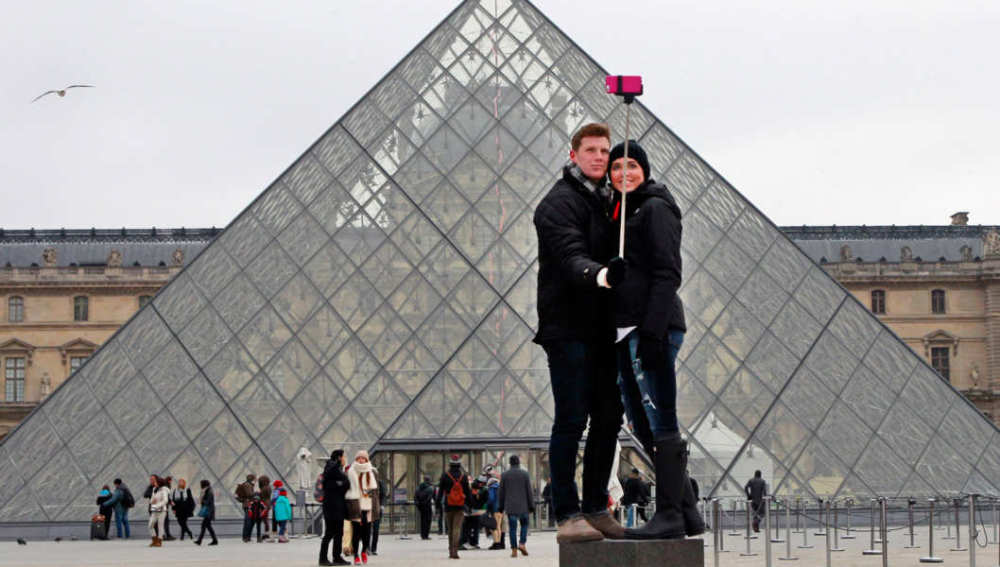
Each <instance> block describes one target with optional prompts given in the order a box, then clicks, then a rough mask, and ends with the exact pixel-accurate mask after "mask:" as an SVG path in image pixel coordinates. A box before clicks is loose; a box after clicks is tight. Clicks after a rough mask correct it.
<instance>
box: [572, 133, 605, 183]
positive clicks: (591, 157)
mask: <svg viewBox="0 0 1000 567" xmlns="http://www.w3.org/2000/svg"><path fill="white" fill-rule="evenodd" d="M609 153H611V141H610V140H608V139H607V138H605V137H603V136H587V137H585V138H583V139H582V140H580V147H579V148H577V149H576V150H570V151H569V159H570V160H572V162H573V163H575V164H576V165H578V166H579V167H580V171H582V172H583V174H584V175H586V176H587V177H588V178H590V179H594V180H597V179H600V178H602V177H604V174H605V173H607V171H608V154H609Z"/></svg>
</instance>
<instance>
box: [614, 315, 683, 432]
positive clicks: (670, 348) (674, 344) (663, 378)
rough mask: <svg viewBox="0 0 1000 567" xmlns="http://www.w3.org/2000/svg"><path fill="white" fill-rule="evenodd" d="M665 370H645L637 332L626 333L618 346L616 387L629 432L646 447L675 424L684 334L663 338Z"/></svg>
mask: <svg viewBox="0 0 1000 567" xmlns="http://www.w3.org/2000/svg"><path fill="white" fill-rule="evenodd" d="M666 341H667V344H665V345H664V348H666V349H667V362H668V365H667V367H666V368H655V369H651V368H647V367H644V366H643V364H642V360H640V359H639V355H638V349H639V331H638V329H636V330H634V331H632V332H631V333H629V335H628V336H627V337H625V338H624V339H622V340H621V341H620V342H619V343H618V345H617V350H618V386H619V389H620V390H621V396H622V402H623V404H624V405H625V414H626V415H627V416H628V420H629V422H630V423H631V424H632V431H633V433H635V435H636V437H637V438H638V439H639V441H640V442H642V444H643V445H644V446H645V447H650V446H652V442H653V441H654V440H655V439H657V438H661V437H663V436H665V435H668V434H670V433H676V432H677V431H678V430H679V429H680V428H679V427H678V425H677V373H676V371H675V365H676V361H677V353H678V352H679V351H680V349H681V345H683V344H684V332H683V331H670V332H669V333H668V334H667V337H666Z"/></svg>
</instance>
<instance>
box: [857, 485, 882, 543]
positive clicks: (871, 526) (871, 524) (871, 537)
mask: <svg viewBox="0 0 1000 567" xmlns="http://www.w3.org/2000/svg"><path fill="white" fill-rule="evenodd" d="M871 504H872V508H871V514H870V515H869V518H868V542H869V543H868V549H866V550H864V551H862V552H861V553H862V555H881V554H882V550H881V549H875V507H876V506H877V505H878V501H877V500H875V499H874V498H872V499H871Z"/></svg>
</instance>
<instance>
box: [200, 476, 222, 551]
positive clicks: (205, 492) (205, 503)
mask: <svg viewBox="0 0 1000 567" xmlns="http://www.w3.org/2000/svg"><path fill="white" fill-rule="evenodd" d="M198 517H200V518H201V531H200V532H198V539H196V540H194V544H195V545H201V540H202V538H204V537H205V531H206V530H207V531H208V533H209V535H211V536H212V543H210V544H208V545H219V540H217V539H216V538H215V530H213V529H212V520H214V519H215V494H214V493H213V492H212V483H210V482H208V481H207V480H205V479H202V480H201V508H199V509H198Z"/></svg>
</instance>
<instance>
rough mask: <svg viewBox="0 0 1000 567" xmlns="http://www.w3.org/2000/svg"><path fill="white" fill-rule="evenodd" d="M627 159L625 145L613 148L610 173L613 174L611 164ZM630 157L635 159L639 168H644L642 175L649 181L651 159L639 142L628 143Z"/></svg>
mask: <svg viewBox="0 0 1000 567" xmlns="http://www.w3.org/2000/svg"><path fill="white" fill-rule="evenodd" d="M621 157H625V143H624V142H622V143H620V144H618V145H617V146H615V147H613V148H611V155H609V156H608V173H609V174H610V173H611V164H613V163H614V162H615V160H616V159H618V158H621ZM628 157H629V158H630V159H634V160H635V161H636V162H637V163H638V164H639V167H641V168H642V175H643V177H644V178H645V179H647V180H648V179H649V158H648V157H646V150H644V149H642V146H640V145H639V142H636V141H635V140H629V141H628Z"/></svg>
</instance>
